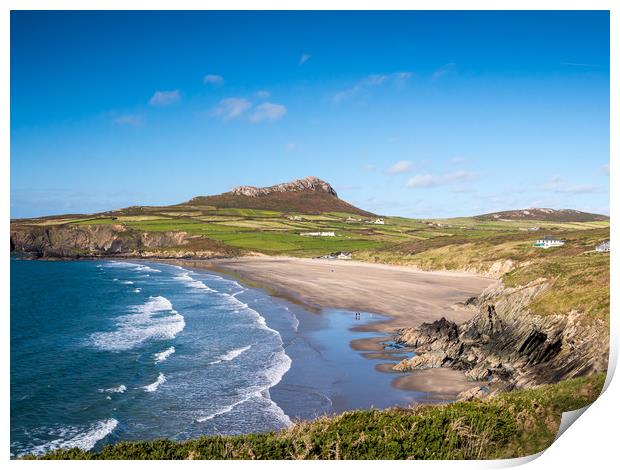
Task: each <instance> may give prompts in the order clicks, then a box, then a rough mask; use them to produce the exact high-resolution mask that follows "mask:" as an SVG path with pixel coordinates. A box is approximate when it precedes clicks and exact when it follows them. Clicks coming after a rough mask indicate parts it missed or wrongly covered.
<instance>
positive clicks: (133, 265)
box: [106, 261, 161, 273]
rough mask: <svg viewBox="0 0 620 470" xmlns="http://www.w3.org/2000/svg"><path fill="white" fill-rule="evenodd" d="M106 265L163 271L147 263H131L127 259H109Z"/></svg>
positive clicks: (153, 271)
mask: <svg viewBox="0 0 620 470" xmlns="http://www.w3.org/2000/svg"><path fill="white" fill-rule="evenodd" d="M106 265H107V266H109V267H112V268H130V269H131V270H132V271H145V272H151V273H160V272H161V270H159V269H155V268H152V267H151V266H147V265H145V264H139V263H129V262H127V261H109V262H108V263H106Z"/></svg>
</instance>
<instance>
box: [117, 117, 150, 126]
mask: <svg viewBox="0 0 620 470" xmlns="http://www.w3.org/2000/svg"><path fill="white" fill-rule="evenodd" d="M112 121H113V122H114V123H115V124H120V125H123V126H131V127H139V126H141V125H142V123H143V122H144V118H143V117H142V116H140V115H139V114H121V115H120V116H116V117H115V118H113V119H112Z"/></svg>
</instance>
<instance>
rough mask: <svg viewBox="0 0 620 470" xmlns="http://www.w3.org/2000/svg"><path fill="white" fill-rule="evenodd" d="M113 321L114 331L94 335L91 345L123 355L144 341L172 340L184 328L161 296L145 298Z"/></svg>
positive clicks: (180, 320) (181, 319)
mask: <svg viewBox="0 0 620 470" xmlns="http://www.w3.org/2000/svg"><path fill="white" fill-rule="evenodd" d="M131 310H132V313H129V314H127V315H122V316H120V317H119V318H118V319H117V322H116V327H117V328H116V330H114V331H106V332H100V333H94V334H93V335H91V341H92V343H93V344H94V345H95V346H96V347H98V348H99V349H103V350H107V351H125V350H128V349H132V348H134V347H136V346H138V345H140V344H142V343H143V342H145V341H148V340H162V339H173V338H174V337H175V336H176V335H177V334H179V333H180V332H181V331H183V329H184V328H185V319H184V318H183V315H180V314H179V313H178V312H177V311H176V310H174V309H173V308H172V304H171V303H170V301H169V300H168V299H167V298H165V297H163V296H156V297H149V299H148V300H147V301H146V303H144V304H142V305H138V306H135V307H133V308H132V309H131Z"/></svg>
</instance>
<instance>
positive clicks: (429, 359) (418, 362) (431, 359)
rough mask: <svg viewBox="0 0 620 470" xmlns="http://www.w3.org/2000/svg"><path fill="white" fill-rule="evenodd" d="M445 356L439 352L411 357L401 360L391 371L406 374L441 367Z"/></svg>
mask: <svg viewBox="0 0 620 470" xmlns="http://www.w3.org/2000/svg"><path fill="white" fill-rule="evenodd" d="M446 359H447V356H446V355H445V354H443V353H442V352H441V351H433V352H430V353H428V354H423V355H420V356H413V357H412V358H409V359H403V360H402V361H400V362H399V363H398V364H396V365H395V366H394V367H393V369H394V370H396V371H399V372H407V371H411V370H422V369H434V368H436V367H441V366H442V365H443V363H444V362H445V361H446Z"/></svg>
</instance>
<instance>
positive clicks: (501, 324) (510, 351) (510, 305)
mask: <svg viewBox="0 0 620 470" xmlns="http://www.w3.org/2000/svg"><path fill="white" fill-rule="evenodd" d="M547 288H548V284H547V283H546V282H545V281H544V280H537V281H533V282H531V283H530V284H528V285H526V286H523V287H519V288H504V287H503V286H502V285H501V284H498V285H496V286H494V287H491V288H489V289H487V291H485V292H484V293H483V294H482V295H481V296H480V298H478V299H476V300H475V302H474V301H472V300H469V301H468V304H470V305H471V304H473V303H475V304H477V308H478V312H477V314H476V315H475V316H474V317H473V318H472V319H471V320H470V321H468V322H466V323H464V324H462V325H460V326H457V325H456V324H455V323H453V322H450V321H448V320H446V319H445V318H442V319H441V320H437V321H435V322H433V323H424V324H422V325H421V326H420V327H419V328H406V329H402V330H400V331H399V334H398V338H397V340H398V341H399V342H401V343H403V344H405V345H407V346H410V347H413V348H415V351H416V353H417V356H415V357H413V358H410V359H405V360H403V361H402V362H400V363H399V364H398V365H397V366H395V369H396V370H400V371H408V370H415V369H424V368H430V367H442V366H443V367H453V368H456V369H461V370H465V371H466V374H467V376H468V377H469V378H471V379H472V380H491V381H492V382H493V383H496V384H500V385H501V387H502V388H503V389H509V388H513V387H517V388H521V387H526V386H532V385H540V384H545V383H553V382H557V381H559V380H563V379H567V378H572V377H578V376H581V375H587V374H590V373H594V372H600V371H605V370H607V357H608V350H609V345H608V333H607V332H606V328H605V327H604V326H603V325H600V324H597V323H585V322H583V321H582V320H581V318H580V315H579V313H578V312H570V313H568V314H563V315H544V316H541V315H534V314H532V313H531V312H530V311H529V310H528V304H529V303H530V302H531V301H532V300H533V299H534V297H535V296H536V295H538V294H539V293H541V292H543V291H544V290H545V289H547ZM466 395H467V396H479V393H478V392H476V391H475V390H472V391H469V393H468V394H466Z"/></svg>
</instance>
